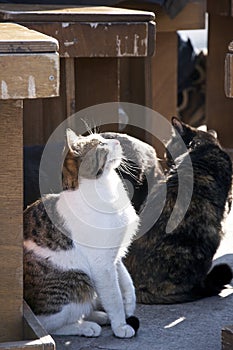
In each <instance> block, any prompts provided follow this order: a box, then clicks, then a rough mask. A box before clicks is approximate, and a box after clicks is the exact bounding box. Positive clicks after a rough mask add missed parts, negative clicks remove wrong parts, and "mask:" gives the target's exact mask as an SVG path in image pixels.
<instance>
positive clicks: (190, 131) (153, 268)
mask: <svg viewBox="0 0 233 350" xmlns="http://www.w3.org/2000/svg"><path fill="white" fill-rule="evenodd" d="M172 124H173V127H174V128H175V129H176V131H177V132H178V134H179V135H180V136H181V137H182V139H183V141H184V143H185V145H186V147H187V153H184V154H182V155H181V149H180V144H179V140H178V139H179V137H178V136H177V135H175V134H174V135H173V137H172V139H171V140H170V142H169V146H170V149H171V150H173V154H175V157H177V159H178V157H180V158H179V162H178V165H176V166H175V165H172V163H173V162H172V158H171V156H170V155H169V153H168V154H167V161H168V164H170V166H171V169H170V171H169V172H168V175H167V176H166V179H165V182H166V186H167V195H166V200H165V205H164V207H163V210H162V213H161V215H160V217H159V219H158V220H157V222H156V223H155V224H154V225H153V227H152V228H151V229H150V230H149V232H147V233H146V234H144V235H143V236H142V237H141V238H139V239H137V240H135V241H134V242H133V244H132V246H131V248H130V251H129V254H128V256H127V258H126V260H125V264H126V266H127V268H128V270H129V272H130V274H131V276H132V278H133V281H134V285H135V288H136V296H137V301H138V302H141V303H150V304H153V303H155V304H156V303H177V302H186V301H192V300H195V299H198V298H202V297H207V296H212V295H217V294H218V293H219V292H220V291H221V290H222V289H223V287H224V285H225V284H227V283H229V282H230V281H231V279H232V271H231V269H230V267H229V266H228V265H227V264H221V265H217V266H215V267H213V269H212V270H211V271H210V272H209V270H210V268H211V265H212V259H213V256H214V254H215V252H216V250H217V248H218V246H219V244H220V241H221V238H222V230H221V222H222V220H223V217H224V211H225V206H226V203H227V201H228V196H229V193H230V190H231V180H232V163H231V160H230V157H229V156H228V155H227V154H226V153H225V152H224V151H223V150H222V149H221V147H220V145H219V143H218V141H217V139H216V135H214V132H204V131H200V130H198V129H195V128H192V127H190V126H188V125H186V124H184V123H182V122H181V121H179V119H177V118H175V117H173V118H172ZM188 156H190V158H191V162H192V168H193V193H192V197H191V201H190V205H189V207H188V210H187V212H186V214H185V216H184V218H183V220H182V221H181V222H180V223H179V224H178V226H177V227H176V228H175V229H174V230H173V231H172V232H167V231H166V227H167V223H168V220H169V218H170V216H171V213H172V210H173V208H174V205H175V202H176V199H177V193H178V186H179V184H178V174H177V173H178V171H179V172H180V174H181V175H182V176H183V178H184V179H185V177H186V176H189V175H188V174H187V168H186V160H187V157H188ZM185 185H186V182H185V181H184V186H185ZM187 186H188V182H187ZM183 190H184V193H185V192H186V189H185V188H184V189H183ZM187 190H188V188H187ZM157 195H158V194H157ZM155 205H156V201H155ZM155 209H156V208H155ZM155 209H153V210H155ZM153 210H152V212H151V213H152V215H153ZM142 217H143V212H142Z"/></svg>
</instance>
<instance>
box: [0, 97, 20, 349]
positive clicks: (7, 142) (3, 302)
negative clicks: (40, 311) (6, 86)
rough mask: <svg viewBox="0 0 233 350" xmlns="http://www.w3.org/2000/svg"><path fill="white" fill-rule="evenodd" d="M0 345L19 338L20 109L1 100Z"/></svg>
mask: <svg viewBox="0 0 233 350" xmlns="http://www.w3.org/2000/svg"><path fill="white" fill-rule="evenodd" d="M0 111H1V124H0V125H1V126H0V162H1V164H2V166H1V171H0V232H1V235H0V266H1V269H0V281H1V283H0V315H1V318H0V343H1V342H3V341H9V340H19V339H22V330H23V329H22V316H23V310H22V303H23V285H22V283H23V266H22V254H23V251H22V239H23V231H22V230H23V226H22V225H23V216H22V211H23V205H22V203H23V164H22V162H23V128H22V120H23V115H22V114H23V109H22V102H21V101H17V100H16V101H13V100H9V101H2V100H0Z"/></svg>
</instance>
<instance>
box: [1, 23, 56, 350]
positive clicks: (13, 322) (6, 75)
mask: <svg viewBox="0 0 233 350" xmlns="http://www.w3.org/2000/svg"><path fill="white" fill-rule="evenodd" d="M0 33H1V34H0V111H1V117H0V118H1V124H0V125H1V126H0V163H1V168H0V231H1V235H0V266H1V269H0V280H1V283H0V315H1V318H0V348H1V349H5V348H6V344H4V343H2V342H6V341H8V342H9V341H22V339H23V331H24V329H23V318H22V316H23V266H22V255H23V245H22V243H23V227H22V224H23V101H25V99H36V98H45V97H53V96H57V95H58V92H59V91H58V90H59V56H58V53H57V50H58V43H57V41H56V40H55V39H53V38H50V37H48V36H46V35H43V34H41V33H37V32H35V31H31V30H29V29H27V28H24V27H22V26H19V25H17V24H12V23H4V24H3V23H0ZM27 314H28V313H27ZM29 314H30V311H29ZM29 318H30V317H29ZM38 344H39V343H38ZM41 344H42V343H41ZM14 345H15V347H14ZM21 345H22V343H21ZM42 345H43V344H42ZM42 345H41V347H40V346H39V345H38V346H39V347H38V348H37V349H42ZM24 346H25V342H24ZM11 347H12V348H14V349H18V347H17V346H16V344H14V343H13V344H12V343H11ZM7 348H8V347H7ZM22 348H23V347H22ZM29 348H30V347H27V349H29ZM19 349H21V347H19ZM43 349H44V347H43ZM51 349H52V348H51Z"/></svg>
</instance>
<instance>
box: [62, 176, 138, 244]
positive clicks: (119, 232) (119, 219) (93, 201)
mask: <svg viewBox="0 0 233 350" xmlns="http://www.w3.org/2000/svg"><path fill="white" fill-rule="evenodd" d="M57 210H58V212H59V214H60V215H61V216H62V217H63V218H64V221H65V226H66V228H67V229H68V230H69V231H70V232H71V235H72V238H73V239H74V240H75V241H76V242H77V243H79V244H81V245H84V246H88V247H94V248H115V249H116V248H120V247H126V246H128V245H129V243H130V242H131V240H132V237H133V236H134V234H135V233H136V231H137V229H138V224H139V218H138V216H137V215H136V213H135V210H134V208H133V207H132V205H131V202H130V200H129V198H128V196H127V193H126V191H125V188H124V186H123V184H122V182H121V179H120V178H119V176H118V175H117V174H116V172H115V171H114V170H112V171H109V172H108V173H107V174H106V175H103V176H101V177H100V178H99V179H96V180H88V179H81V181H80V185H79V188H78V189H77V190H75V191H64V192H62V193H61V195H60V198H59V200H58V202H57Z"/></svg>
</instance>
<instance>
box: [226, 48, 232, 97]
mask: <svg viewBox="0 0 233 350" xmlns="http://www.w3.org/2000/svg"><path fill="white" fill-rule="evenodd" d="M228 50H229V53H227V54H226V59H225V93H226V96H227V97H233V42H231V43H230V44H229V46H228Z"/></svg>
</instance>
